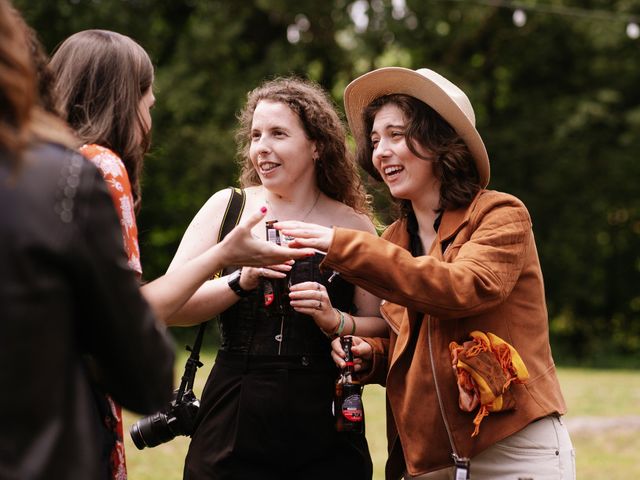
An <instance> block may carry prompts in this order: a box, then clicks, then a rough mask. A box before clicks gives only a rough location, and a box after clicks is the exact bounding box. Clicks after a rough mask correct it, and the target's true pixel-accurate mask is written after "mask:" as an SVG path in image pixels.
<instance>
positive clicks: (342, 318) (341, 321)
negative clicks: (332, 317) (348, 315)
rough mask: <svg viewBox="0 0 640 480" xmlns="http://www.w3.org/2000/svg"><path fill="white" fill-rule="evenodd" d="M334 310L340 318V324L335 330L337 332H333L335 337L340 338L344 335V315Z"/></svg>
mask: <svg viewBox="0 0 640 480" xmlns="http://www.w3.org/2000/svg"><path fill="white" fill-rule="evenodd" d="M334 310H335V311H336V313H337V314H338V315H339V316H340V323H339V324H338V328H337V329H336V330H335V332H333V336H334V337H339V336H341V335H342V331H343V330H344V314H343V313H342V312H341V311H340V310H338V309H337V308H334Z"/></svg>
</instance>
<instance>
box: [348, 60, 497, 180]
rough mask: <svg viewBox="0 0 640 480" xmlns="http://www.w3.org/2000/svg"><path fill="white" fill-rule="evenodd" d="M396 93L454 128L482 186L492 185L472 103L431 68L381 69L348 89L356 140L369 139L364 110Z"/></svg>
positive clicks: (354, 82) (349, 115)
mask: <svg viewBox="0 0 640 480" xmlns="http://www.w3.org/2000/svg"><path fill="white" fill-rule="evenodd" d="M397 93H400V94H405V95H409V96H411V97H415V98H417V99H418V100H421V101H423V102H424V103H426V104H427V105H429V106H430V107H431V108H433V109H434V110H435V111H436V112H438V113H439V114H440V116H441V117H442V118H444V119H445V120H446V121H447V122H448V123H449V125H451V126H452V127H453V129H454V130H455V131H456V132H457V133H458V135H460V137H462V139H463V140H464V142H465V143H466V144H467V147H468V148H469V151H470V152H471V155H472V156H473V158H474V160H475V162H476V167H477V168H478V173H479V174H480V183H481V185H482V186H483V187H486V186H487V185H488V183H489V156H488V155H487V149H486V148H485V146H484V143H483V142H482V138H481V137H480V134H479V133H478V131H477V130H476V116H475V114H474V113H473V107H472V106H471V102H469V99H468V98H467V96H466V95H465V93H464V92H463V91H462V90H460V89H459V88H458V87H457V86H455V85H454V84H453V83H451V82H450V81H449V80H447V79H446V78H444V77H443V76H442V75H440V74H438V73H436V72H434V71H433V70H429V69H428V68H421V69H419V70H410V69H408V68H401V67H385V68H380V69H378V70H374V71H372V72H369V73H365V74H364V75H362V76H361V77H358V78H356V79H355V80H354V81H353V82H351V83H350V84H349V85H347V88H346V89H345V91H344V107H345V111H346V114H347V121H348V122H349V127H350V128H351V132H352V133H353V135H354V137H355V138H356V139H364V138H366V132H365V131H364V122H363V120H362V111H363V110H364V109H365V107H366V106H367V105H369V103H371V102H372V101H373V100H375V99H376V98H378V97H382V96H384V95H389V94H397Z"/></svg>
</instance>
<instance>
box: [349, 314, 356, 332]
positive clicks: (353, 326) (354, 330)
mask: <svg viewBox="0 0 640 480" xmlns="http://www.w3.org/2000/svg"><path fill="white" fill-rule="evenodd" d="M347 315H349V318H350V319H351V333H350V334H349V335H351V336H354V335H355V334H356V317H354V316H353V315H351V314H347Z"/></svg>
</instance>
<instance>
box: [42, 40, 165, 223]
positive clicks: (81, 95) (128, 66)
mask: <svg viewBox="0 0 640 480" xmlns="http://www.w3.org/2000/svg"><path fill="white" fill-rule="evenodd" d="M50 65H51V69H52V70H53V73H54V75H55V82H56V83H55V90H56V95H57V97H58V99H59V107H58V109H59V111H60V112H61V113H62V115H63V117H64V118H65V119H66V120H67V122H68V123H69V125H70V126H71V128H73V129H74V130H75V132H76V134H77V135H78V137H79V138H80V140H81V141H82V142H83V143H95V144H98V145H101V146H104V147H107V148H109V149H111V150H113V151H114V152H115V153H117V154H118V155H119V156H120V157H121V158H122V161H123V163H124V165H125V167H126V169H127V174H128V175H129V181H130V182H131V190H132V193H133V200H134V205H135V208H136V211H137V210H139V207H140V200H141V192H140V172H141V171H142V163H143V159H144V155H145V154H146V153H147V151H148V150H149V146H150V138H151V136H150V132H147V131H145V130H146V129H145V128H144V122H143V120H142V118H140V114H139V104H140V100H141V99H142V97H143V95H144V94H145V93H146V92H147V90H148V89H149V88H151V85H152V84H153V65H152V63H151V59H150V58H149V55H147V53H146V52H145V51H144V49H143V48H142V47H141V46H140V45H138V44H137V43H136V42H135V41H133V40H132V39H131V38H129V37H127V36H125V35H121V34H119V33H116V32H110V31H107V30H85V31H82V32H79V33H76V34H74V35H72V36H70V37H69V38H67V39H66V40H65V41H64V42H63V43H62V45H60V46H59V47H58V48H57V50H56V52H55V53H54V55H53V57H52V59H51V64H50Z"/></svg>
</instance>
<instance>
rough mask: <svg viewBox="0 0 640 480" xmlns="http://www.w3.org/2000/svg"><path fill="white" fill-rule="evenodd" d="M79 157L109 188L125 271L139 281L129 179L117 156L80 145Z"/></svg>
mask: <svg viewBox="0 0 640 480" xmlns="http://www.w3.org/2000/svg"><path fill="white" fill-rule="evenodd" d="M80 153H82V154H83V155H84V156H85V157H87V158H88V159H89V160H91V161H92V162H93V163H94V164H95V165H96V166H97V167H98V169H99V170H100V173H102V176H103V177H104V179H105V181H106V182H107V185H108V186H109V193H111V198H113V203H114V205H115V207H116V210H117V211H118V217H120V226H121V227H122V240H123V241H124V248H125V250H126V252H127V256H128V257H129V267H131V270H133V271H134V272H136V274H137V275H138V277H141V276H142V266H141V264H140V248H139V246H138V226H137V225H136V216H135V213H134V210H133V195H132V194H131V184H130V183H129V175H128V174H127V170H126V168H125V166H124V163H122V160H121V159H120V157H119V156H118V155H116V154H115V153H113V152H112V151H111V150H109V149H108V148H105V147H101V146H100V145H84V146H82V148H80Z"/></svg>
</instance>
